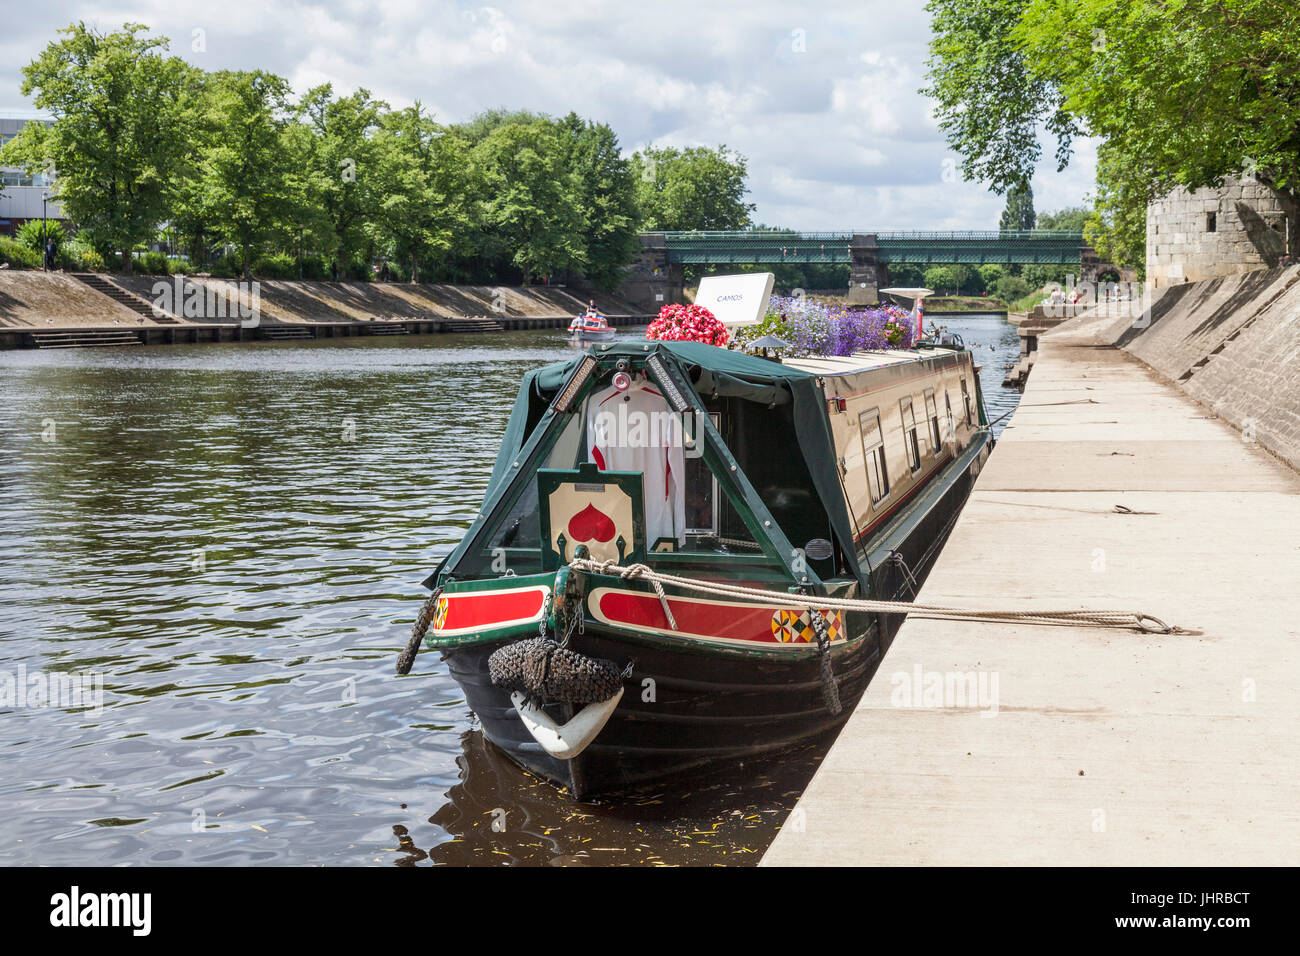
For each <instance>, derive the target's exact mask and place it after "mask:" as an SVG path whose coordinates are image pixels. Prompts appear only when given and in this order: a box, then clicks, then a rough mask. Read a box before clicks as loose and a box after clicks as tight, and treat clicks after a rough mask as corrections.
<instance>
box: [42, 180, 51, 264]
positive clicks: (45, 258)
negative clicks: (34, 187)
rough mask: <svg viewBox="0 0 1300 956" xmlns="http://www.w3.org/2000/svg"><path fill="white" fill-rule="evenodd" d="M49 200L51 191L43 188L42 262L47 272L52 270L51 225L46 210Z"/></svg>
mask: <svg viewBox="0 0 1300 956" xmlns="http://www.w3.org/2000/svg"><path fill="white" fill-rule="evenodd" d="M49 201H50V193H49V191H48V190H43V191H42V192H41V262H42V268H44V270H45V271H46V272H49V271H50V246H49V243H50V237H49V231H48V230H49V226H48V225H47V222H48V221H49V220H48V216H47V214H46V211H45V206H46V203H48V202H49Z"/></svg>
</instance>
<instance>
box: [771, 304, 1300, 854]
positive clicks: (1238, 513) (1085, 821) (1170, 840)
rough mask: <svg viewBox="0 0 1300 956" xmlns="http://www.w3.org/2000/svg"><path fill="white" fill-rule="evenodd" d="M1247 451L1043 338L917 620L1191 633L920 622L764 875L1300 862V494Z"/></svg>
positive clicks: (1239, 439) (1076, 350)
mask: <svg viewBox="0 0 1300 956" xmlns="http://www.w3.org/2000/svg"><path fill="white" fill-rule="evenodd" d="M1245 438H1246V436H1243V434H1242V433H1241V432H1239V431H1237V430H1236V429H1234V428H1232V427H1230V426H1228V425H1226V424H1224V423H1223V422H1221V421H1219V420H1217V419H1216V418H1214V417H1213V416H1212V414H1211V413H1210V412H1208V411H1207V410H1206V409H1205V408H1203V407H1201V406H1200V405H1197V404H1196V403H1195V402H1193V401H1192V400H1191V399H1189V398H1187V397H1186V396H1185V395H1184V394H1182V393H1181V392H1180V391H1179V390H1178V389H1177V388H1175V387H1174V386H1172V385H1171V384H1170V383H1168V382H1167V381H1162V380H1161V379H1160V378H1159V376H1157V375H1156V374H1155V373H1154V372H1152V371H1151V370H1150V369H1148V368H1147V367H1146V366H1145V365H1143V364H1142V363H1141V362H1139V361H1138V360H1136V359H1134V358H1133V357H1131V356H1130V355H1128V354H1127V353H1125V352H1123V351H1120V350H1116V349H1108V348H1097V347H1096V346H1095V345H1092V344H1091V340H1090V339H1089V338H1088V337H1087V336H1085V335H1081V334H1077V333H1071V332H1069V331H1066V330H1060V331H1057V332H1055V333H1052V334H1050V335H1047V336H1044V338H1043V339H1042V341H1041V343H1040V351H1039V356H1038V362H1037V364H1036V365H1035V366H1034V369H1033V372H1032V374H1031V375H1030V376H1029V381H1028V387H1027V388H1026V391H1025V394H1024V398H1023V401H1022V403H1021V405H1020V408H1019V410H1018V411H1017V412H1016V413H1015V416H1014V417H1013V419H1012V421H1011V424H1010V425H1009V427H1008V428H1007V430H1006V431H1005V432H1004V434H1003V436H1002V439H1001V441H1000V442H999V444H998V446H997V448H996V450H995V451H994V453H993V456H992V458H991V459H990V461H989V463H988V465H987V467H986V468H985V470H984V473H983V474H982V475H980V477H979V480H978V482H977V484H976V487H975V490H974V492H973V494H972V497H971V499H970V501H969V503H968V505H967V507H966V510H965V511H964V513H963V514H962V516H961V518H960V520H959V521H958V523H957V525H956V527H955V529H954V532H953V535H952V538H951V540H950V542H949V543H948V545H947V547H946V548H945V549H944V551H943V553H942V555H941V556H940V558H939V561H938V563H937V565H936V566H935V568H934V570H933V572H932V573H931V575H930V577H929V579H928V580H927V582H926V583H925V586H924V587H923V589H922V592H921V600H923V601H926V602H929V603H936V604H937V603H952V604H955V605H958V606H971V607H978V608H988V607H993V608H1029V607H1051V608H1082V607H1097V608H1107V609H1125V610H1127V609H1132V610H1144V611H1148V612H1150V613H1152V614H1155V615H1156V616H1158V617H1160V618H1163V619H1164V620H1166V621H1168V622H1170V623H1174V624H1178V625H1181V626H1183V627H1185V628H1188V629H1193V630H1195V631H1197V632H1199V633H1193V634H1182V635H1169V636H1164V635H1143V634H1137V633H1133V632H1129V631H1121V630H1108V629H1100V628H1090V627H1078V628H1052V627H1033V626H1005V625H989V624H975V623H966V622H949V621H925V620H918V619H913V620H910V621H908V622H906V623H905V624H904V626H903V628H902V629H901V631H900V633H899V635H898V637H897V639H896V640H895V642H894V644H893V646H892V647H891V649H890V651H889V653H888V654H887V655H886V657H885V660H884V662H883V664H882V665H881V668H880V671H879V673H878V674H877V676H876V678H875V680H874V681H873V682H872V684H871V686H870V687H869V688H868V690H867V693H866V694H865V695H864V697H863V699H862V701H861V702H860V704H859V705H858V708H857V710H856V711H855V712H854V714H853V715H852V717H851V719H850V720H849V722H848V724H847V725H846V727H845V728H844V731H843V732H842V733H841V734H840V736H839V738H838V739H837V740H836V742H835V744H834V745H833V746H832V748H831V750H830V753H829V754H828V756H827V757H826V759H825V761H824V762H823V764H822V765H821V767H820V769H819V770H818V771H817V773H816V775H815V777H814V778H813V780H812V782H811V784H810V785H809V787H808V789H807V792H806V793H805V794H804V796H803V798H802V799H801V800H800V801H799V803H798V805H797V807H796V809H795V811H794V812H793V813H792V814H791V817H790V818H789V819H788V820H787V821H786V824H785V826H784V827H783V828H782V830H781V832H780V833H779V835H778V836H777V839H776V840H775V842H774V843H773V844H772V846H771V848H770V849H769V850H768V852H767V854H766V855H765V856H764V858H763V861H762V862H763V865H766V866H772V865H817V866H824V865H828V864H830V865H835V864H853V865H860V864H892V865H898V864H925V865H930V864H935V865H962V864H984V865H989V864H992V865H997V864H1033V865H1037V864H1043V865H1070V864H1083V865H1203V864H1218V865H1224V864H1228V865H1231V864H1263V865H1269V864H1290V865H1295V864H1296V863H1300V739H1298V734H1297V731H1298V730H1300V477H1298V476H1297V475H1296V473H1295V472H1294V471H1292V470H1290V469H1289V468H1288V467H1286V466H1285V465H1283V464H1281V463H1279V462H1278V461H1277V460H1276V459H1274V458H1273V457H1271V456H1270V455H1269V454H1268V453H1267V452H1266V451H1265V450H1264V449H1263V448H1261V447H1260V446H1259V445H1257V444H1252V443H1250V442H1249V441H1247V440H1245ZM918 678H919V680H918ZM917 685H919V686H917ZM936 687H939V688H940V690H938V691H936V690H935V688H936ZM971 688H974V690H975V692H976V693H975V695H974V697H975V698H976V699H974V700H972V699H970V698H971V695H970V694H967V696H966V699H965V700H960V699H959V694H958V691H959V689H960V690H962V691H969V690H970V689H971ZM927 689H928V694H927ZM945 689H946V690H945ZM981 689H982V690H983V696H982V699H980V694H979V691H980V690H981Z"/></svg>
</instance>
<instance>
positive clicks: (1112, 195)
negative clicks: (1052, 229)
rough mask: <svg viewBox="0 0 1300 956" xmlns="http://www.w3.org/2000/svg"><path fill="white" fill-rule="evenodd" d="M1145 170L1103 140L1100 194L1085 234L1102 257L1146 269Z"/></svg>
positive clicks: (1099, 159) (1147, 191)
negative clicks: (1128, 160)
mask: <svg viewBox="0 0 1300 956" xmlns="http://www.w3.org/2000/svg"><path fill="white" fill-rule="evenodd" d="M1150 188H1151V187H1150V183H1149V182H1148V181H1147V180H1146V179H1145V174H1143V173H1142V172H1140V171H1139V170H1138V168H1137V167H1135V166H1134V165H1132V164H1130V163H1128V162H1127V161H1125V159H1124V158H1123V157H1122V155H1120V154H1119V151H1118V150H1116V149H1113V148H1111V146H1110V145H1109V144H1104V145H1102V147H1101V148H1100V149H1099V150H1098V152H1097V195H1096V197H1095V199H1094V208H1093V212H1092V215H1091V216H1089V217H1088V221H1087V222H1086V223H1084V227H1083V237H1084V239H1085V240H1086V241H1087V242H1088V243H1089V245H1091V246H1092V247H1093V248H1094V249H1095V250H1097V254H1098V255H1099V256H1101V258H1102V259H1104V260H1106V261H1108V262H1116V263H1119V264H1120V265H1127V266H1134V267H1136V268H1137V269H1138V272H1139V275H1141V274H1142V273H1143V272H1144V271H1145V265H1146V235H1147V201H1148V199H1149V198H1150Z"/></svg>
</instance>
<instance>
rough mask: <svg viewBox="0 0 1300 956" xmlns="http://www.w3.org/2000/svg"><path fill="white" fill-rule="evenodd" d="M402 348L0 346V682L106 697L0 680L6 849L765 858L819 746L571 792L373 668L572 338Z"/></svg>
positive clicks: (334, 859)
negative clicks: (8, 688) (625, 792)
mask: <svg viewBox="0 0 1300 956" xmlns="http://www.w3.org/2000/svg"><path fill="white" fill-rule="evenodd" d="M943 321H945V322H947V324H949V325H952V326H953V327H954V328H955V329H957V330H958V331H961V332H962V333H963V334H964V335H966V338H967V341H968V342H971V343H979V342H980V341H981V337H983V340H984V342H985V344H988V343H990V342H992V343H995V344H997V346H998V348H1005V347H1006V344H1007V342H1008V341H1009V346H1010V349H1011V350H1012V352H1013V353H1014V348H1015V334H1014V330H1010V338H1009V340H1008V339H1007V329H1008V327H1007V326H1005V324H1003V323H1001V322H998V321H994V320H984V324H983V325H981V324H980V323H979V321H978V320H970V319H963V320H962V322H963V323H964V324H961V325H959V324H957V323H955V322H952V321H951V320H947V319H944V320H943ZM394 339H396V337H392V338H388V337H385V338H382V339H353V340H335V341H332V342H328V343H326V342H321V343H312V342H305V343H302V342H284V343H258V344H253V345H244V346H235V345H226V346H216V345H207V346H172V347H157V348H139V349H89V350H72V349H70V350H59V351H41V352H3V353H0V528H2V529H3V535H0V676H3V675H6V674H7V675H10V676H11V679H12V675H16V674H18V673H19V672H20V669H21V670H22V671H24V672H25V673H26V674H29V675H45V677H46V678H48V676H49V675H53V674H66V675H80V674H97V675H100V676H101V677H102V680H103V701H102V703H103V709H102V711H101V712H99V713H94V712H92V711H88V710H85V709H82V708H76V707H71V706H60V705H59V702H57V701H55V702H54V703H53V704H49V703H48V702H47V703H42V704H32V703H30V702H24V703H21V704H20V703H19V702H17V701H16V700H15V699H12V698H11V699H9V700H8V701H5V702H0V748H2V752H3V753H4V754H5V756H6V758H7V760H6V771H7V772H6V773H5V774H4V776H3V778H2V779H0V862H4V863H44V864H73V863H79V864H84V863H87V862H92V863H97V864H106V865H111V864H115V863H138V864H150V863H154V864H158V863H186V864H224V863H232V864H250V863H258V862H272V863H277V864H296V863H332V864H378V865H390V864H397V865H430V864H439V863H455V864H462V863H485V864H500V863H517V864H552V863H554V864H565V863H583V864H590V865H599V864H608V863H615V862H630V863H650V864H668V863H728V864H731V863H735V862H737V861H740V862H752V861H756V860H757V857H758V855H759V853H760V852H761V850H762V849H763V848H764V847H765V846H766V844H767V842H768V841H769V840H770V838H771V836H772V834H773V833H774V832H775V827H776V826H777V825H779V821H780V820H781V819H782V818H783V817H784V814H785V811H786V810H788V808H789V807H790V806H791V805H792V804H793V800H794V799H795V797H797V795H798V792H799V789H800V788H801V787H802V786H803V783H804V782H805V781H806V779H807V777H808V776H809V775H810V774H811V773H812V770H813V768H814V767H815V765H816V761H817V760H818V759H820V750H818V749H817V748H812V749H811V750H809V752H808V753H806V754H803V755H801V756H799V755H795V756H790V755H787V756H785V757H783V758H780V759H775V760H773V761H770V762H767V763H764V762H752V761H751V762H750V763H749V764H748V765H747V766H745V767H730V768H722V770H720V771H719V772H718V773H717V774H714V775H711V776H710V777H708V778H704V779H701V780H693V781H692V782H691V784H690V787H689V788H688V789H689V793H688V794H687V793H683V792H680V788H673V789H670V790H661V791H659V792H657V793H656V792H646V793H643V794H639V795H637V796H635V797H634V798H633V799H631V800H628V801H624V802H621V803H617V804H614V803H607V802H606V803H596V804H583V805H575V804H572V803H570V802H568V801H567V800H565V799H564V798H563V797H561V796H559V795H558V794H557V793H556V792H555V791H554V790H552V789H551V788H550V787H549V786H548V785H546V784H543V783H541V782H540V781H538V780H535V779H534V778H532V777H529V776H528V775H527V774H525V773H524V772H522V771H520V770H518V769H517V768H515V767H514V766H513V765H512V764H510V763H509V761H507V760H506V759H505V758H504V757H503V756H501V755H500V754H499V753H498V752H496V751H495V749H494V748H492V747H491V745H489V744H485V743H484V741H483V739H482V737H481V735H480V734H479V732H478V731H477V730H476V729H475V724H474V720H473V716H472V714H470V713H469V711H468V709H467V708H466V706H465V703H464V700H463V697H462V695H461V693H460V690H459V688H458V687H457V686H456V684H455V682H454V681H452V680H451V679H450V678H449V677H448V675H447V673H446V670H445V668H444V667H443V666H442V664H441V663H440V662H439V661H438V659H437V655H436V654H429V653H426V654H424V655H421V657H420V659H419V660H418V661H417V663H416V667H415V670H414V672H413V673H412V674H411V675H410V676H409V677H406V678H402V679H397V678H395V677H394V676H393V673H392V669H393V660H394V657H395V655H396V654H397V652H398V650H399V649H400V647H401V645H402V644H403V643H404V642H405V637H406V634H407V633H408V631H409V627H410V622H411V620H412V618H413V616H414V615H415V613H416V611H417V610H418V608H419V603H420V600H421V598H422V596H423V591H422V590H421V589H420V588H419V581H420V580H421V579H422V578H423V577H424V575H425V574H426V573H427V572H428V570H429V569H430V568H432V566H433V565H434V564H435V563H436V561H437V558H438V556H440V555H441V554H442V553H444V552H445V551H447V550H449V549H450V548H451V547H452V546H453V545H454V544H455V542H456V541H458V540H459V538H460V536H461V535H462V534H463V532H464V530H465V528H466V527H468V525H469V523H470V521H471V520H472V518H473V516H474V515H475V513H476V512H477V510H478V506H479V504H480V503H481V500H482V496H483V492H484V489H485V486H486V482H487V478H488V475H489V473H490V471H491V466H492V461H493V457H494V455H495V452H496V448H497V444H498V442H499V440H500V436H501V434H502V432H503V431H504V428H505V419H506V415H507V413H508V410H509V407H510V404H511V403H512V401H513V398H514V394H515V391H516V389H517V387H518V382H519V380H520V378H521V376H522V375H523V373H524V372H525V371H527V370H528V369H530V368H534V367H536V366H537V365H539V364H542V363H544V362H548V361H552V360H555V359H562V358H566V357H568V356H570V355H572V352H570V351H569V350H568V349H567V348H566V345H565V342H564V339H563V337H562V336H561V335H560V334H559V333H558V332H551V331H537V332H521V333H511V334H508V335H501V336H465V337H459V336H420V337H416V336H411V337H406V338H402V339H397V340H396V341H394ZM989 355H990V358H988V359H985V366H986V368H985V372H984V375H985V394H986V396H987V397H988V398H989V406H990V414H991V415H996V414H998V412H996V411H994V407H995V405H994V398H993V395H994V391H995V390H996V389H997V387H998V386H997V385H996V383H995V384H994V385H993V386H992V387H990V385H989V382H990V380H991V377H992V376H993V375H996V376H997V377H998V381H999V382H1000V376H1001V367H1000V364H999V361H998V360H997V358H995V357H994V356H995V353H993V352H990V353H989ZM1006 360H1009V359H1006ZM1016 397H1018V396H1016ZM3 700H4V698H0V701H3ZM496 811H501V813H497V812H496ZM494 822H497V823H498V829H493V823H494Z"/></svg>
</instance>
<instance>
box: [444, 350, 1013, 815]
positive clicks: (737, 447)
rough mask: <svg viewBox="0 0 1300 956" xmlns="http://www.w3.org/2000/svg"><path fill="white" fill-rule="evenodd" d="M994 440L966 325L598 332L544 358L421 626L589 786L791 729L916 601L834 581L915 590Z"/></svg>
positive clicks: (840, 690)
mask: <svg viewBox="0 0 1300 956" xmlns="http://www.w3.org/2000/svg"><path fill="white" fill-rule="evenodd" d="M990 447H991V435H990V432H989V429H988V426H987V422H986V420H985V416H984V411H983V404H982V399H981V394H980V389H979V379H978V375H977V369H976V367H975V365H974V363H973V361H972V357H971V354H970V352H969V351H968V350H966V349H964V348H962V347H959V346H957V345H952V346H939V345H930V344H926V343H922V344H921V345H920V346H918V347H917V348H914V349H908V350H896V351H881V352H860V353H857V354H854V355H852V356H847V357H835V358H808V359H788V360H786V361H785V362H775V361H770V360H767V359H762V358H758V357H755V356H750V355H746V354H744V353H742V352H737V351H729V350H727V349H723V348H718V347H715V346H710V345H703V344H700V343H695V342H627V343H624V342H614V343H607V344H601V345H594V346H592V347H591V348H590V349H588V350H587V351H586V352H585V353H584V354H582V355H581V356H578V357H575V358H574V359H572V360H570V361H568V362H563V363H557V364H555V365H551V366H547V367H545V368H542V369H538V370H536V371H534V372H531V373H530V374H529V375H528V376H527V377H526V378H525V380H524V382H523V385H522V388H521V390H520V392H519V396H518V398H517V400H516V403H515V406H514V408H513V411H512V413H511V416H510V420H509V424H508V426H507V429H506V434H505V437H504V439H503V443H502V448H501V452H500V456H499V458H498V460H497V463H496V467H495V469H494V471H493V474H492V477H491V479H490V483H489V488H488V491H487V495H486V500H485V503H484V506H483V509H482V512H481V514H480V516H479V517H478V519H477V520H476V521H475V522H474V524H473V525H472V527H471V528H470V529H469V531H468V533H467V534H466V535H465V537H464V539H463V540H462V541H461V543H460V545H459V546H458V547H457V548H456V549H455V551H453V552H452V554H450V555H449V556H448V557H447V558H446V559H445V560H444V561H443V562H442V564H441V565H439V567H438V568H437V569H436V570H435V571H434V572H433V574H431V575H430V576H429V578H428V580H427V581H426V582H425V583H426V584H427V585H428V586H429V587H431V588H434V589H435V594H434V597H433V598H432V599H431V604H430V608H431V613H430V617H431V625H432V626H431V628H430V630H429V633H428V637H427V639H426V646H427V647H430V648H437V649H439V650H440V651H442V653H443V655H444V658H445V660H446V661H447V664H448V667H449V669H450V672H451V674H452V675H453V676H454V677H455V679H456V680H457V681H458V682H459V684H460V686H461V687H462V688H463V690H464V692H465V695H466V700H467V702H468V704H469V706H470V708H471V709H472V710H473V711H474V712H475V713H476V714H477V715H478V717H479V719H480V720H481V722H482V727H483V731H484V733H485V735H486V736H487V737H488V739H489V740H491V741H492V742H493V743H494V744H495V745H496V746H498V747H499V748H501V749H502V750H503V751H504V752H505V753H506V754H508V755H509V756H510V757H511V758H512V759H513V760H514V761H516V762H517V763H519V764H520V765H522V766H524V767H525V768H527V769H529V770H531V771H533V772H535V773H537V774H540V775H542V776H544V777H546V778H548V779H550V780H552V781H554V782H555V783H557V784H559V785H561V786H563V787H565V788H567V790H568V791H569V792H570V793H571V794H572V795H573V796H574V797H576V798H579V799H581V798H585V797H588V796H593V795H596V794H603V793H609V792H616V791H619V790H622V789H625V788H629V787H632V786H634V785H638V784H641V783H645V782H649V781H652V780H655V779H658V778H662V777H666V776H669V775H674V774H678V773H681V772H683V771H687V770H689V769H691V768H695V767H700V766H702V765H706V764H709V763H712V762H714V761H719V760H723V759H727V758H736V757H744V756H747V755H751V754H757V753H763V752H768V751H775V750H779V749H781V748H785V747H789V746H792V745H795V744H798V743H800V742H802V741H805V740H807V739H809V738H810V737H813V736H815V735H817V734H820V733H822V732H823V731H825V730H827V729H829V728H834V727H836V726H838V725H839V724H841V723H842V722H843V721H844V720H845V719H847V717H848V715H849V713H850V712H851V711H852V709H853V707H854V705H855V704H856V703H857V700H858V698H859V697H860V696H861V694H862V692H863V690H864V689H865V688H866V686H867V683H868V682H869V681H870V680H871V678H872V676H873V674H874V673H875V671H876V668H877V667H878V666H879V664H880V660H881V657H882V656H883V654H884V652H885V650H886V649H887V648H888V646H889V642H890V640H891V639H892V637H893V634H894V633H895V631H896V630H897V627H898V625H899V624H900V623H901V621H900V619H899V618H898V617H897V616H895V615H882V614H877V613H868V612H865V611H860V610H852V609H849V610H845V609H839V608H834V607H820V606H818V603H817V602H818V599H853V598H877V599H886V600H892V599H899V600H905V599H908V598H910V597H912V596H913V594H914V591H915V589H916V587H918V583H917V582H918V580H919V579H920V578H921V577H923V575H924V573H925V572H926V570H927V569H928V566H929V564H930V563H931V562H932V561H933V560H934V557H935V555H936V554H937V552H938V549H939V548H940V547H941V545H942V543H943V540H944V538H945V536H946V534H947V531H948V529H949V528H950V527H951V524H952V522H953V521H954V520H955V518H956V516H957V514H958V513H959V511H960V508H961V506H962V504H963V503H964V501H965V499H966V497H967V494H968V492H969V488H970V485H971V482H972V480H973V478H974V476H975V475H976V474H978V472H979V470H980V468H981V466H982V465H983V463H984V461H985V460H986V458H987V455H988V453H989V450H990ZM796 597H797V600H796Z"/></svg>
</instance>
